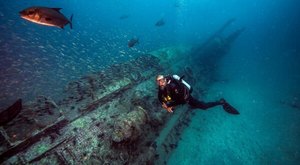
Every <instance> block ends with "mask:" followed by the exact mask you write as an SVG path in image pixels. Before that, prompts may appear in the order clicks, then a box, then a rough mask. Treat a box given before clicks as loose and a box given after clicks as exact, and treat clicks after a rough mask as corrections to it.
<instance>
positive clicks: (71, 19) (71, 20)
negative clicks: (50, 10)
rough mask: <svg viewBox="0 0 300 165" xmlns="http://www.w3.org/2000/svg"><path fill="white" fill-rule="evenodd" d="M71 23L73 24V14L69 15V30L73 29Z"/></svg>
mask: <svg viewBox="0 0 300 165" xmlns="http://www.w3.org/2000/svg"><path fill="white" fill-rule="evenodd" d="M72 22H73V14H72V15H71V17H70V21H69V23H70V28H71V29H73V24H72Z"/></svg>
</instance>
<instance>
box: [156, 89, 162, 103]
mask: <svg viewBox="0 0 300 165" xmlns="http://www.w3.org/2000/svg"><path fill="white" fill-rule="evenodd" d="M157 98H158V100H159V102H160V103H163V96H162V91H161V90H158V94H157Z"/></svg>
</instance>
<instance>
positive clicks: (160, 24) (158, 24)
mask: <svg viewBox="0 0 300 165" xmlns="http://www.w3.org/2000/svg"><path fill="white" fill-rule="evenodd" d="M163 25H165V21H164V19H160V20H158V21H157V22H156V23H155V26H158V27H159V26H163Z"/></svg>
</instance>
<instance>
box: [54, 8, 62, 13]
mask: <svg viewBox="0 0 300 165" xmlns="http://www.w3.org/2000/svg"><path fill="white" fill-rule="evenodd" d="M52 9H53V10H55V11H58V12H59V11H60V10H61V9H62V8H52Z"/></svg>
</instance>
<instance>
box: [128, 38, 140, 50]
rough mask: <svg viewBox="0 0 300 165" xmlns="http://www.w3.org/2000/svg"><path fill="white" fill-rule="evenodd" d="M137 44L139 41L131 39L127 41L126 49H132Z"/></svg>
mask: <svg viewBox="0 0 300 165" xmlns="http://www.w3.org/2000/svg"><path fill="white" fill-rule="evenodd" d="M138 43H139V39H138V38H132V39H131V40H129V41H128V47H129V48H132V47H133V46H134V45H135V44H138Z"/></svg>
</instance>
